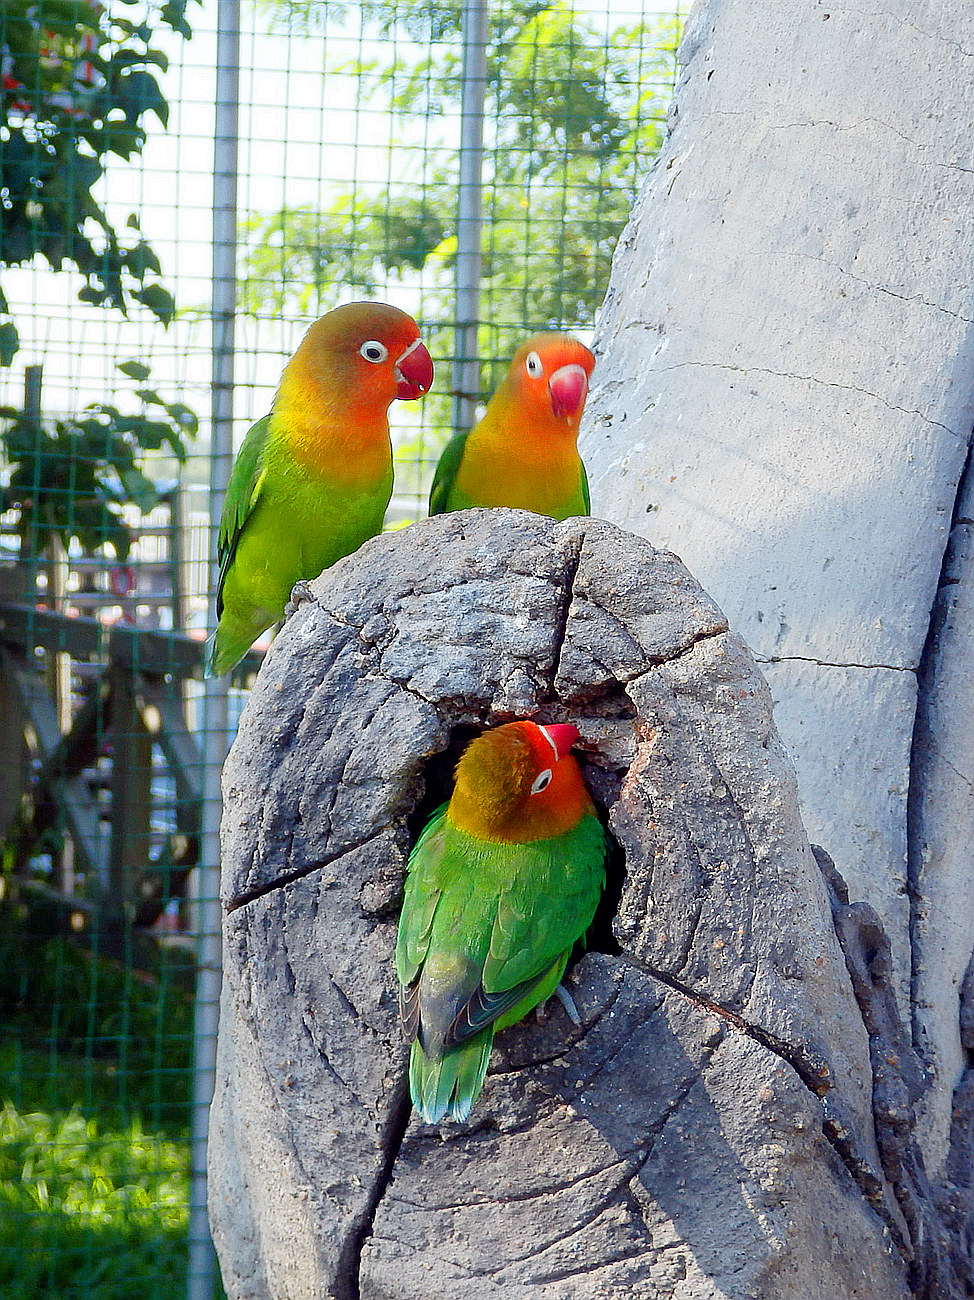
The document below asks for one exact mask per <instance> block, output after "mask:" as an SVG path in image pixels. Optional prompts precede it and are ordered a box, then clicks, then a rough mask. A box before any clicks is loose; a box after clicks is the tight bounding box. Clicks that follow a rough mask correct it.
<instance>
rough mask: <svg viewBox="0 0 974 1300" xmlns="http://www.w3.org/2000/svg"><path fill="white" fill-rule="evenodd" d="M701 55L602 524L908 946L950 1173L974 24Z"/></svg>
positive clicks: (761, 41)
mask: <svg viewBox="0 0 974 1300" xmlns="http://www.w3.org/2000/svg"><path fill="white" fill-rule="evenodd" d="M681 60H682V64H683V66H682V70H681V75H680V79H679V83H678V86H677V93H676V108H675V112H674V114H673V118H672V123H671V125H672V133H671V136H670V138H669V140H668V142H667V144H666V146H665V148H664V150H663V153H662V155H661V157H660V159H659V162H658V164H657V166H656V168H655V170H654V172H653V174H652V176H651V178H650V180H649V183H648V185H647V187H646V189H645V191H644V193H643V195H642V197H641V199H640V202H639V205H638V207H637V209H636V211H635V214H634V217H633V220H632V222H631V224H630V226H629V228H628V230H627V231H626V233H625V235H624V236H623V239H622V241H621V244H620V247H619V250H618V253H617V255H616V260H615V265H614V270H613V277H612V284H611V287H610V291H609V295H608V298H607V300H606V304H605V308H604V311H603V313H602V316H601V320H600V324H599V330H598V337H597V340H596V348H597V351H598V352H599V354H600V355H599V362H598V365H597V367H596V371H595V376H594V378H595V382H596V386H595V389H594V391H593V394H592V397H591V399H590V401H589V407H588V411H587V416H586V423H585V427H584V429H583V436H582V450H583V455H584V456H585V459H586V463H587V464H588V466H589V471H590V477H591V480H592V495H593V505H594V509H595V513H596V514H599V515H602V516H604V517H605V518H608V519H612V520H613V521H615V522H617V523H619V524H621V525H623V526H625V527H627V528H631V529H632V530H633V531H634V532H637V533H640V534H641V535H643V536H646V537H648V538H649V539H650V540H652V541H653V542H655V543H656V544H657V545H660V546H666V547H668V548H670V549H672V550H673V551H675V552H676V553H677V554H678V555H680V557H681V558H682V559H683V560H684V562H685V563H686V564H687V565H688V566H689V567H690V569H691V570H692V572H693V573H694V574H695V575H696V576H697V577H698V578H699V579H700V581H701V582H702V583H703V585H704V586H705V587H706V589H707V590H708V591H710V592H712V593H713V595H714V596H715V598H716V599H717V600H718V601H719V602H720V604H721V607H722V608H723V609H724V611H725V613H726V614H727V616H728V618H729V619H730V622H731V625H732V626H733V627H734V628H735V629H736V630H738V631H739V632H740V633H741V634H742V635H743V636H744V638H745V640H746V641H747V643H748V645H749V646H750V647H751V649H752V651H753V652H754V654H755V657H756V658H757V659H758V661H759V662H760V663H761V664H762V666H763V668H764V671H765V673H766V676H767V678H768V681H769V683H770V686H771V690H772V695H773V697H774V700H775V718H776V722H777V725H778V728H779V730H780V732H781V735H782V738H783V740H784V742H785V744H786V745H787V747H788V749H789V752H790V753H791V754H792V755H793V756H794V759H795V762H796V766H797V770H798V777H799V789H800V793H801V804H802V810H803V817H804V820H805V825H806V827H807V829H808V832H809V834H810V835H811V837H812V838H813V839H814V840H816V841H818V842H820V843H822V844H824V845H825V846H826V847H827V848H828V849H829V851H830V852H831V853H832V855H833V856H834V857H835V859H836V861H837V862H838V863H839V865H840V867H841V869H842V871H843V873H844V874H845V875H846V877H847V879H848V880H849V882H850V888H851V889H852V892H853V895H854V896H855V897H858V898H864V899H867V900H868V901H869V902H870V904H871V905H872V906H873V907H874V908H875V910H876V912H877V913H878V915H879V917H880V918H881V920H882V922H883V925H884V927H885V928H886V930H887V932H888V933H889V936H890V941H891V945H892V956H893V968H894V977H895V981H896V990H897V997H898V1000H899V1007H900V1013H901V1015H902V1016H903V1018H904V1019H905V1020H906V1021H909V1020H910V1011H911V1007H910V1002H911V993H912V995H913V998H914V1008H913V1026H914V1033H915V1046H916V1047H917V1049H918V1050H919V1051H921V1053H922V1055H923V1059H924V1063H925V1065H926V1066H927V1067H928V1070H929V1071H930V1074H929V1078H930V1086H929V1088H928V1089H927V1091H926V1095H925V1097H924V1098H923V1100H922V1102H921V1107H922V1110H923V1122H922V1131H923V1146H924V1150H925V1152H926V1155H927V1159H928V1163H929V1164H930V1166H931V1167H932V1168H943V1167H945V1163H946V1162H947V1160H948V1150H949V1138H950V1128H951V1102H952V1093H953V1090H954V1088H955V1086H957V1085H958V1084H959V1081H960V1079H961V1074H962V1070H963V1067H964V1062H965V1051H964V1048H963V1046H962V1043H961V1036H960V1027H959V996H960V987H961V982H962V980H963V977H964V971H965V969H966V967H967V963H968V961H969V959H970V956H971V951H972V948H974V888H972V883H974V882H972V869H971V855H970V852H969V845H970V842H971V840H972V838H974V798H972V789H974V786H972V780H974V755H972V741H971V736H972V731H971V727H970V725H969V718H970V712H971V702H972V696H974V656H972V654H971V643H970V636H971V632H970V627H971V624H970V619H969V617H968V618H967V619H964V618H963V611H964V609H965V607H969V606H970V595H969V594H968V593H969V591H970V587H971V581H972V576H974V575H972V573H971V567H970V564H969V563H968V564H966V567H965V566H964V565H963V564H961V566H960V568H958V567H956V566H955V569H954V571H953V573H952V574H951V579H956V578H958V577H960V576H961V569H962V570H963V577H961V581H962V583H963V585H964V591H963V592H961V593H960V594H958V593H957V591H956V590H948V591H946V592H943V591H942V593H941V594H942V596H944V597H945V602H944V603H945V605H946V606H947V614H948V618H947V624H946V626H945V628H944V631H945V635H944V636H943V637H939V638H935V635H934V634H935V633H936V631H937V623H938V618H939V614H938V607H939V602H938V599H937V592H938V584H939V583H940V581H941V578H942V577H943V576H945V575H944V574H942V567H941V561H942V558H943V556H944V549H945V545H946V543H947V538H948V532H949V530H950V528H951V519H952V515H953V516H954V520H955V525H956V528H955V540H956V541H957V546H956V547H955V551H956V552H957V558H958V559H959V560H961V561H962V560H963V552H964V549H965V545H966V546H967V548H968V549H969V543H965V539H964V538H963V537H960V536H956V532H957V530H960V531H962V530H963V529H964V528H965V527H967V528H969V519H970V511H969V509H966V508H964V507H963V505H962V504H960V502H961V497H962V495H963V493H964V490H965V475H966V474H967V472H968V471H967V469H966V466H967V461H968V448H969V443H970V434H971V424H972V418H974V331H972V328H971V326H972V321H974V284H972V268H974V261H972V257H971V241H970V231H971V229H972V227H974V166H972V161H971V123H972V122H974V6H972V5H971V4H970V3H969V0H919V3H918V2H917V0H888V2H886V3H883V4H882V5H866V6H863V5H852V6H849V5H837V4H832V3H830V2H829V0H701V2H700V3H698V4H696V5H695V6H694V7H693V10H692V11H691V13H690V15H689V18H688V22H687V26H686V34H685V38H684V42H683V47H682V51H681ZM958 507H959V508H958ZM965 521H967V522H965ZM952 609H956V610H958V612H959V613H960V615H961V617H958V618H956V619H952V618H951V610H952ZM932 611H933V614H932ZM932 620H933V621H932ZM918 675H919V678H920V701H921V708H920V714H919V718H918V717H917V699H918ZM915 723H916V724H917V728H916V730H917V735H916V737H915V736H914V729H915ZM915 740H916V741H917V742H918V743H917V744H915V743H914V742H915ZM908 804H909V806H910V816H909V818H908Z"/></svg>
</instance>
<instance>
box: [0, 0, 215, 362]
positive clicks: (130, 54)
mask: <svg viewBox="0 0 974 1300" xmlns="http://www.w3.org/2000/svg"><path fill="white" fill-rule="evenodd" d="M187 4H188V0H170V3H166V4H162V5H160V4H159V3H158V0H150V3H149V4H148V6H147V17H146V18H145V19H144V20H143V21H141V22H134V21H131V20H130V19H128V18H123V17H122V16H121V15H119V14H116V13H113V10H112V8H111V7H109V8H103V7H102V6H101V5H100V4H98V3H94V2H92V0H44V3H43V5H41V6H38V5H37V4H36V3H35V2H34V0H5V3H4V5H3V7H2V13H0V48H2V52H3V55H4V74H5V75H4V80H3V86H2V90H0V261H2V262H3V263H5V264H7V265H17V264H19V263H23V262H29V261H30V260H31V259H32V258H34V257H35V256H40V257H42V258H43V259H45V260H46V261H47V263H48V264H49V266H50V267H51V268H53V269H54V270H55V271H57V270H61V269H62V268H63V267H64V266H65V264H69V265H73V266H74V267H76V268H77V269H78V270H79V271H80V272H81V274H82V275H83V276H84V278H85V284H84V287H83V288H82V289H81V291H80V293H79V297H80V298H81V299H82V301H84V302H89V303H94V304H97V305H99V306H106V307H113V308H117V309H118V310H119V311H121V312H123V313H126V312H127V311H128V309H129V306H130V304H131V303H133V302H135V303H141V304H142V305H143V306H144V307H146V308H147V309H148V310H149V311H150V312H151V313H152V314H153V315H154V316H155V317H156V318H157V319H158V320H160V321H162V322H163V323H164V324H168V322H169V321H170V320H171V319H172V316H173V312H174V303H173V299H172V295H171V294H170V293H169V291H168V290H167V289H166V288H164V286H163V285H162V284H161V283H160V282H159V279H158V276H159V272H160V266H159V259H158V258H157V257H156V255H155V253H154V252H153V250H152V248H151V247H150V246H149V244H147V243H146V242H145V240H144V239H143V238H142V237H141V234H140V232H139V222H138V219H137V217H136V216H135V215H134V214H133V215H132V216H130V217H129V219H128V222H127V223H126V228H125V230H124V231H122V232H119V231H117V230H116V229H115V228H114V227H113V225H112V223H111V222H110V221H109V219H108V217H107V215H106V213H105V211H104V209H103V208H102V207H101V206H100V205H99V203H98V202H97V201H96V199H95V198H94V196H93V193H92V191H93V189H94V187H95V186H96V184H97V183H98V181H99V180H100V179H101V177H102V175H103V174H104V170H105V163H106V160H107V158H108V157H109V156H110V155H112V154H114V155H115V156H116V157H119V158H125V159H130V158H133V157H138V156H139V155H140V154H141V152H142V149H143V146H144V145H145V141H146V125H145V119H146V118H147V117H148V116H149V115H150V114H151V115H152V116H154V117H155V118H156V119H157V120H158V122H159V123H161V124H162V126H165V125H166V123H167V121H168V117H169V105H168V104H167V102H166V99H165V97H164V96H163V94H162V91H161V89H160V87H159V83H158V81H157V80H156V75H155V70H156V69H160V68H161V69H165V68H166V66H167V59H166V56H165V54H163V53H162V52H161V51H159V50H157V49H154V48H153V46H152V45H151V41H152V37H153V31H154V30H155V29H156V28H157V27H158V26H159V25H162V26H165V27H170V28H172V29H173V30H174V31H177V32H180V33H182V35H184V36H187V37H188V36H189V35H190V34H191V33H190V29H189V26H188V24H187V22H186V18H185V11H186V8H187ZM0 314H2V315H4V316H8V315H9V312H8V308H7V303H6V301H5V300H3V299H2V295H0ZM16 342H17V336H16V326H15V324H14V322H13V321H10V320H7V321H5V322H4V323H2V324H0V364H3V365H9V364H10V360H11V359H12V357H13V354H14V352H15V351H16Z"/></svg>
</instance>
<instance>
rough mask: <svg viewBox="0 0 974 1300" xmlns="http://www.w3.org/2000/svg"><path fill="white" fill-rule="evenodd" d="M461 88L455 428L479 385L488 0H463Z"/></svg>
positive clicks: (470, 411)
mask: <svg viewBox="0 0 974 1300" xmlns="http://www.w3.org/2000/svg"><path fill="white" fill-rule="evenodd" d="M462 22H463V88H462V93H461V99H460V188H459V198H458V208H457V296H456V311H457V320H456V330H455V335H454V348H453V351H454V361H453V394H454V396H453V432H454V433H463V432H464V431H465V430H466V429H469V428H470V426H471V425H472V424H473V420H474V415H475V412H476V409H477V398H476V394H477V391H478V389H479V387H480V373H479V369H480V367H479V354H478V348H477V328H478V326H479V324H480V275H481V261H482V258H481V226H482V220H483V183H482V173H483V165H484V98H485V95H486V91H487V5H486V0H464V5H463V17H462Z"/></svg>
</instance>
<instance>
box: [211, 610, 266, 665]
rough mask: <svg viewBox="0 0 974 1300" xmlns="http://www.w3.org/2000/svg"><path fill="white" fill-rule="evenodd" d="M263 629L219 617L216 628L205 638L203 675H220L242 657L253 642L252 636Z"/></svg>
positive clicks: (258, 633)
mask: <svg viewBox="0 0 974 1300" xmlns="http://www.w3.org/2000/svg"><path fill="white" fill-rule="evenodd" d="M262 631H263V629H262V628H257V629H256V631H255V630H254V628H253V627H251V626H249V625H248V626H241V625H239V624H237V623H235V622H234V623H231V622H230V621H229V620H228V619H226V618H221V620H220V622H219V623H218V624H217V625H216V629H215V630H214V631H213V632H211V633H210V635H209V636H208V637H207V639H206V648H205V654H204V659H203V663H204V668H203V676H204V677H222V676H223V674H224V673H228V672H229V671H230V669H231V668H236V666H237V664H238V663H239V662H240V660H241V659H242V658H243V657H244V655H245V654H246V653H247V651H248V650H249V649H250V647H251V645H252V644H253V641H254V638H255V637H257V636H259V635H260V633H261V632H262Z"/></svg>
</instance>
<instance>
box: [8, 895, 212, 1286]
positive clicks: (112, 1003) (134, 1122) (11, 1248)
mask: <svg viewBox="0 0 974 1300" xmlns="http://www.w3.org/2000/svg"><path fill="white" fill-rule="evenodd" d="M191 987H192V963H191V959H190V958H189V956H188V954H186V953H185V951H183V950H181V949H175V950H170V949H163V950H161V951H160V952H159V954H158V961H157V962H156V964H155V965H154V967H153V969H151V970H149V971H133V970H132V969H131V968H126V967H125V966H123V965H121V964H120V963H118V962H114V961H111V960H107V959H105V958H100V957H98V956H96V955H93V954H92V953H91V952H88V951H86V950H85V949H83V948H81V947H80V946H78V945H77V944H76V943H74V942H72V941H71V940H69V939H67V938H64V937H53V938H52V937H49V936H48V935H46V934H42V933H34V932H33V931H32V929H31V927H30V923H29V921H28V920H25V917H24V916H23V914H22V913H21V910H20V909H19V908H18V907H17V906H16V905H14V904H12V903H11V902H10V900H9V898H7V899H5V900H4V901H3V903H2V904H0V1023H2V1024H3V1042H2V1044H0V1079H2V1080H3V1087H2V1093H3V1096H2V1101H3V1105H2V1108H0V1294H2V1295H3V1296H4V1298H5V1300H7V1298H8V1297H9V1298H10V1300H34V1297H37V1296H42V1295H44V1296H56V1297H58V1300H91V1297H93V1296H97V1297H98V1300H169V1297H171V1296H178V1295H182V1294H184V1291H185V1275H186V1226H187V1218H188V1171H189V1143H188V1141H187V1138H186V1131H187V1126H188V1119H189V1107H190V1080H191V1074H190V1063H191V1047H192V1003H191V998H190V989H191Z"/></svg>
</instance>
